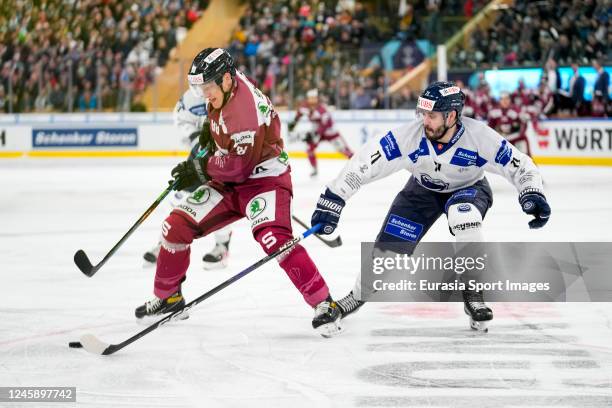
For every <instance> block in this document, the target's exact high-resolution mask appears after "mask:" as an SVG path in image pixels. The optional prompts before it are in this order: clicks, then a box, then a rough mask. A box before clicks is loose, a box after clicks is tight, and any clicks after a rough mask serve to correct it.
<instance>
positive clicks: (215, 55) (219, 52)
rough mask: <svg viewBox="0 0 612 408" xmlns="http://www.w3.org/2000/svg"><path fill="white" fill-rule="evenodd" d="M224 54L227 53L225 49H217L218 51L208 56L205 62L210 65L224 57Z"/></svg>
mask: <svg viewBox="0 0 612 408" xmlns="http://www.w3.org/2000/svg"><path fill="white" fill-rule="evenodd" d="M224 52H225V51H224V50H223V48H217V49H216V50H214V51H213V52H211V53H210V54H208V56H207V57H206V58H204V62H205V63H207V64H210V63H211V62H213V61H214V60H216V59H217V58H219V57H220V56H221V55H223V53H224Z"/></svg>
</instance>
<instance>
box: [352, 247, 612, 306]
mask: <svg viewBox="0 0 612 408" xmlns="http://www.w3.org/2000/svg"><path fill="white" fill-rule="evenodd" d="M609 254H612V243H584V242H581V243H563V242H561V243H541V242H537V243H536V242H530V243H523V242H518V243H514V242H497V243H462V244H458V243H448V242H439V243H433V242H425V243H420V244H418V245H417V246H416V247H415V245H414V244H413V243H410V242H406V243H391V244H389V243H379V244H376V245H375V244H374V243H362V247H361V280H360V283H361V296H362V299H364V300H368V301H381V302H393V301H427V302H431V301H458V300H460V296H461V291H463V290H466V289H467V290H477V291H480V290H483V291H485V292H486V294H487V299H488V300H490V301H506V302H513V301H520V302H526V301H527V302H559V301H561V302H565V301H569V302H587V301H612V276H610V275H611V274H609V273H608V272H607V271H608V269H609V264H610V255H609Z"/></svg>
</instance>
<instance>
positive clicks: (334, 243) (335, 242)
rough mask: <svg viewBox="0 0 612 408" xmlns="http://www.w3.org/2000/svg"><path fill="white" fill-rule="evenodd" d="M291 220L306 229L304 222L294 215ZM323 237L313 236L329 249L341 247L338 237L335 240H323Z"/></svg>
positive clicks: (340, 239) (340, 240)
mask: <svg viewBox="0 0 612 408" xmlns="http://www.w3.org/2000/svg"><path fill="white" fill-rule="evenodd" d="M291 218H293V220H294V221H295V222H297V223H298V224H300V225H301V226H302V227H304V228H306V229H308V225H306V223H305V222H304V221H302V220H300V219H299V218H298V217H296V216H295V215H292V216H291ZM324 236H325V235H319V234H315V237H317V238H319V240H320V241H321V242H323V243H324V244H325V245H327V246H328V247H330V248H336V247H339V246H340V245H342V238H341V237H340V235H338V236H337V237H336V238H335V239H326V238H323V237H324Z"/></svg>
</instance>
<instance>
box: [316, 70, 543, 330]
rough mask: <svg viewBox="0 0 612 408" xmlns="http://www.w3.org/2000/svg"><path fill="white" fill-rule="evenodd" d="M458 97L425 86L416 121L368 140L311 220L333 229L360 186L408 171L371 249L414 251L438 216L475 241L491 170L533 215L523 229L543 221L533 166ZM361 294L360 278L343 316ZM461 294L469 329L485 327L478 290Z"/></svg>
mask: <svg viewBox="0 0 612 408" xmlns="http://www.w3.org/2000/svg"><path fill="white" fill-rule="evenodd" d="M464 101H465V95H464V94H463V92H462V91H461V89H460V88H459V87H457V86H455V84H454V83H452V82H435V83H433V84H431V85H430V86H429V87H427V89H426V90H425V91H423V93H422V94H421V96H420V97H419V99H418V103H417V119H416V120H414V121H411V122H410V123H408V124H406V125H404V126H402V127H399V128H397V129H393V130H390V131H389V132H387V134H386V135H384V136H383V137H382V138H376V139H373V140H371V141H370V142H368V143H367V144H366V145H364V146H363V147H362V149H361V150H360V151H359V152H358V153H357V154H356V155H355V156H353V158H352V159H351V160H350V161H349V162H348V163H347V165H346V166H345V167H344V169H343V170H342V171H341V172H340V174H339V175H338V176H337V177H336V178H335V179H334V180H332V181H331V182H330V183H329V184H327V189H326V190H325V192H324V193H323V194H322V195H321V197H320V198H319V201H318V203H317V208H316V210H315V212H314V213H313V216H312V224H313V225H315V224H317V223H322V224H324V226H323V228H322V230H321V232H320V233H321V234H329V233H331V232H333V231H334V230H335V228H336V227H337V225H338V221H339V219H340V214H341V212H342V209H343V207H344V206H345V204H346V200H348V199H349V198H350V197H351V196H352V195H353V194H355V193H356V192H357V190H358V189H359V188H360V187H361V186H362V185H363V184H367V183H370V182H372V181H375V180H378V179H381V178H383V177H385V176H388V175H390V174H392V173H395V172H397V171H399V170H408V171H409V172H411V173H412V175H411V177H410V179H409V180H408V183H407V184H406V186H405V187H404V188H403V190H402V191H400V192H399V194H398V195H397V196H396V198H395V200H394V201H393V204H392V205H391V208H390V209H389V212H388V214H387V216H386V217H385V221H384V223H383V225H382V228H381V229H380V232H379V234H378V236H377V238H376V243H375V249H376V250H382V251H384V250H385V246H386V247H387V248H389V247H391V246H393V245H392V244H393V243H395V248H397V244H398V243H402V248H403V250H404V251H405V253H408V254H412V252H413V251H414V248H415V247H416V245H417V244H418V242H419V241H420V240H421V239H422V238H423V236H424V235H425V234H426V233H427V231H428V230H429V228H430V227H431V226H432V225H433V224H434V222H435V221H436V220H437V219H438V218H439V217H440V216H441V215H442V214H446V216H447V219H448V225H449V228H450V231H451V233H452V234H453V235H454V236H455V239H456V240H457V241H458V242H480V241H483V236H482V222H483V219H484V217H485V215H486V213H487V210H488V209H489V207H490V206H491V205H492V203H493V197H492V192H491V188H490V187H489V183H488V181H487V179H486V178H485V175H484V172H485V171H489V172H492V173H497V174H500V175H502V176H504V177H505V178H506V179H507V180H508V181H510V182H511V183H512V184H514V186H515V187H516V189H517V191H518V201H519V203H520V205H521V207H522V209H523V211H524V212H525V213H527V214H529V215H532V216H534V217H535V218H534V219H532V220H531V221H529V227H530V228H540V227H543V226H544V225H545V224H546V222H547V221H548V218H549V216H550V206H549V205H548V203H547V201H546V197H545V196H544V192H543V187H542V178H541V176H540V172H539V170H538V168H537V167H536V166H535V164H534V163H533V161H532V160H531V158H530V157H529V156H527V155H525V154H523V153H521V152H520V151H519V150H518V149H516V148H515V147H514V146H512V144H510V143H509V142H508V141H507V140H505V139H504V138H503V137H502V136H501V135H499V134H498V133H497V132H495V131H494V130H493V129H491V128H490V127H488V126H487V125H486V124H485V123H482V122H479V121H477V120H474V119H470V118H462V117H461V112H462V109H463V105H464ZM361 292H362V291H361V287H360V278H359V277H358V278H357V281H356V283H355V286H354V288H353V290H352V291H351V292H350V293H349V294H348V295H347V296H345V297H344V298H342V299H341V300H339V301H337V304H338V305H339V306H340V310H341V312H342V315H343V317H346V316H347V315H349V314H350V313H352V312H354V311H356V310H357V309H358V308H359V307H361V306H362V305H363V304H364V303H365V300H367V298H366V297H367V293H365V294H364V293H361ZM364 295H365V296H364ZM362 296H364V298H363V299H362ZM463 300H464V310H465V312H466V314H468V315H469V317H470V324H471V327H472V328H473V329H478V330H483V331H486V326H487V323H488V321H490V320H492V319H493V312H492V310H491V309H490V308H489V307H488V306H487V305H486V304H485V303H484V297H483V293H482V292H481V291H480V292H476V291H469V290H465V291H463Z"/></svg>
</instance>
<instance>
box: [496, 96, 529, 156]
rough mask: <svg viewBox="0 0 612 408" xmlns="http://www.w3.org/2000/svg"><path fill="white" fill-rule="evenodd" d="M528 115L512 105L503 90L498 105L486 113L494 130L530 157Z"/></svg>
mask: <svg viewBox="0 0 612 408" xmlns="http://www.w3.org/2000/svg"><path fill="white" fill-rule="evenodd" d="M529 119H530V117H529V115H528V114H526V113H525V112H522V111H521V109H520V108H518V107H517V106H513V105H512V100H511V99H510V94H508V93H506V92H504V93H502V94H501V96H500V98H499V106H497V107H495V108H493V109H491V110H490V111H489V115H488V120H487V122H488V125H489V127H491V128H492V129H494V130H496V131H497V132H498V133H499V134H500V135H502V136H503V137H504V138H505V139H506V140H507V141H509V142H510V143H512V144H513V145H514V146H515V147H516V148H517V149H519V150H520V151H521V152H523V153H525V154H526V155H528V156H529V157H531V150H530V149H529V139H528V138H527V123H528V122H529Z"/></svg>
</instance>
